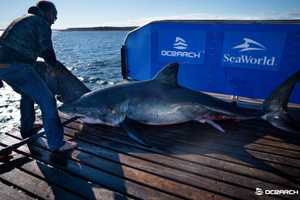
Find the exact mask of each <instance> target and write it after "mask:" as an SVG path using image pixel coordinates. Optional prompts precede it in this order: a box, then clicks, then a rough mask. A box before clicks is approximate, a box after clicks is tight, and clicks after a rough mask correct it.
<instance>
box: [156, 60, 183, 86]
mask: <svg viewBox="0 0 300 200" xmlns="http://www.w3.org/2000/svg"><path fill="white" fill-rule="evenodd" d="M178 69H179V64H178V63H171V64H168V65H166V66H165V67H164V68H162V69H161V70H160V71H159V72H158V73H157V74H156V76H155V77H154V78H153V80H154V81H158V82H160V83H162V84H168V85H174V86H177V85H178V84H177V74H178Z"/></svg>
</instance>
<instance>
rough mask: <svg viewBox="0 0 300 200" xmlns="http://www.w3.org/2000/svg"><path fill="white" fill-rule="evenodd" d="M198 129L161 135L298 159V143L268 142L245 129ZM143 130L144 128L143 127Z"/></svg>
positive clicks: (194, 127) (190, 141)
mask: <svg viewBox="0 0 300 200" xmlns="http://www.w3.org/2000/svg"><path fill="white" fill-rule="evenodd" d="M200 128H201V127H200V126H199V125H198V126H196V125H195V124H191V126H190V127H187V126H185V128H184V129H183V130H182V129H181V128H176V129H172V128H171V129H169V128H164V129H163V133H164V136H165V137H175V138H176V140H178V141H181V142H187V143H190V144H193V145H198V144H199V140H201V139H203V137H204V138H205V140H206V141H211V140H213V141H214V142H215V143H216V144H222V145H229V146H241V145H243V146H244V147H245V149H249V150H256V151H263V152H269V153H274V150H275V152H276V151H277V153H279V154H282V155H284V156H294V158H300V145H299V143H298V144H297V145H295V144H291V143H288V142H290V141H281V142H279V141H274V140H268V139H265V138H264V136H254V134H253V133H254V132H253V131H251V130H247V129H245V128H239V129H238V130H229V131H227V133H225V134H219V133H217V132H216V131H215V130H207V128H205V132H203V131H202V130H201V129H200ZM147 129H148V130H151V132H155V131H156V132H157V131H158V130H159V129H158V128H155V127H150V126H147ZM143 130H145V127H143ZM158 137H159V135H158ZM273 137H275V136H273ZM278 137H279V136H278ZM278 137H277V138H278ZM191 138H192V139H191ZM294 142H295V141H294Z"/></svg>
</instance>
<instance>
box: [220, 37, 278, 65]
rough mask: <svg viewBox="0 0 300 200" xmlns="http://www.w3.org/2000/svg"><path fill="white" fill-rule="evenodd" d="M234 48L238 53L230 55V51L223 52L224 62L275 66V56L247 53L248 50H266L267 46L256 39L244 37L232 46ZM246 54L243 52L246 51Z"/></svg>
mask: <svg viewBox="0 0 300 200" xmlns="http://www.w3.org/2000/svg"><path fill="white" fill-rule="evenodd" d="M232 49H234V50H238V52H239V54H240V55H236V53H235V54H234V55H232V54H231V53H224V55H223V61H224V63H231V64H249V65H260V66H275V65H276V57H275V56H271V57H270V56H260V57H257V56H256V55H249V52H254V51H265V52H267V48H266V47H265V46H264V45H263V44H262V43H261V42H258V41H255V40H254V39H251V38H248V37H244V38H243V41H242V42H241V43H240V44H238V45H235V46H233V47H232ZM247 52H248V54H244V53H247Z"/></svg>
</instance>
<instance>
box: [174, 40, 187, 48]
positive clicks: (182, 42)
mask: <svg viewBox="0 0 300 200" xmlns="http://www.w3.org/2000/svg"><path fill="white" fill-rule="evenodd" d="M173 46H174V49H180V50H184V49H186V48H187V47H188V44H187V43H186V41H185V40H184V39H183V38H181V37H176V38H175V43H174V44H173Z"/></svg>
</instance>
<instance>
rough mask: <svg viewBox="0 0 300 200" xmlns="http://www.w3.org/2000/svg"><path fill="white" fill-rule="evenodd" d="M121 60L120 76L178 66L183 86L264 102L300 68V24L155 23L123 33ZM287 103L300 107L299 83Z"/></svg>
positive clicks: (151, 73) (140, 77)
mask: <svg viewBox="0 0 300 200" xmlns="http://www.w3.org/2000/svg"><path fill="white" fill-rule="evenodd" d="M122 60H123V75H124V76H125V77H124V78H132V79H136V80H146V79H151V78H152V77H153V76H154V75H155V74H156V73H157V72H158V71H159V70H160V69H161V68H162V67H163V66H164V65H166V64H168V63H172V62H178V63H179V64H180V70H179V75H178V79H179V84H180V85H181V86H183V87H187V88H190V89H192V90H196V91H205V92H214V93H221V94H227V95H236V96H242V97H248V98H255V99H264V98H266V97H267V96H269V95H270V93H271V91H272V90H273V89H274V88H276V87H277V86H278V85H279V84H280V83H281V82H283V81H284V80H285V79H286V78H287V77H288V76H289V75H291V74H293V73H294V72H296V71H297V70H300V21H299V20H281V21H278V20H268V21H253V20H251V21H249V20H246V21H244V20H243V21H238V20H235V21H229V20H227V21H224V20H222V21H221V20H219V21H216V20H205V21H194V20H193V21H191V20H190V21H186V20H185V21H178V20H177V21H172V20H168V21H156V22H152V23H149V24H147V25H145V26H143V27H140V28H138V29H136V30H134V31H132V32H130V33H129V34H128V35H127V38H126V40H125V44H124V46H123V59H122ZM290 102H294V103H300V86H299V84H298V85H297V86H296V88H295V90H294V91H293V94H292V97H291V98H290Z"/></svg>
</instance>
